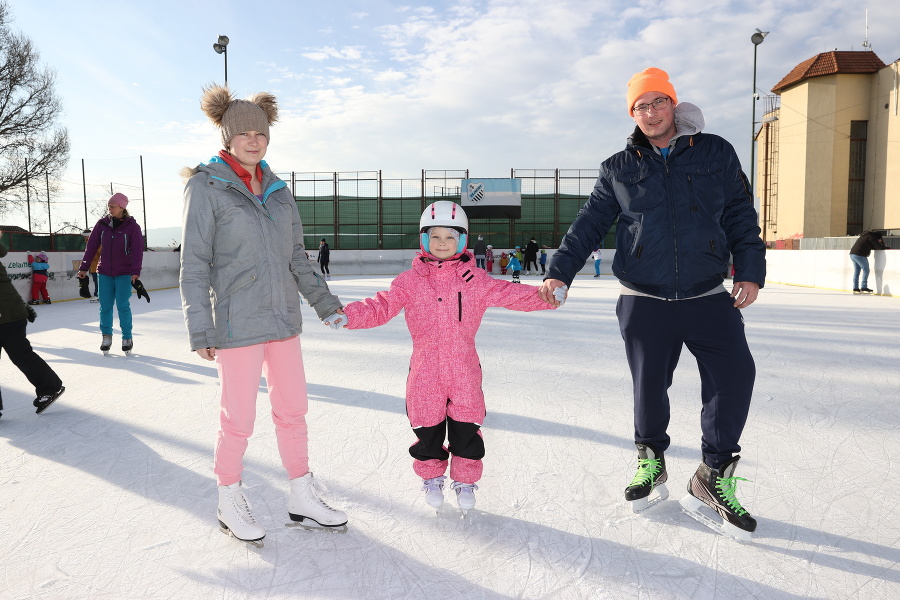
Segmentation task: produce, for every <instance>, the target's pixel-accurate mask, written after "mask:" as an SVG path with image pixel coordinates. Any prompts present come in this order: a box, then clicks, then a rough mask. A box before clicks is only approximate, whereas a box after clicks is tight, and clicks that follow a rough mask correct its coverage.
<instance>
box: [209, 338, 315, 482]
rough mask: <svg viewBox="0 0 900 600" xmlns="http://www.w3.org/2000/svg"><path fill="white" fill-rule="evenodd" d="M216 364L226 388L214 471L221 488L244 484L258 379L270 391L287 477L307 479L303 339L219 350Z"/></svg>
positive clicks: (223, 388)
mask: <svg viewBox="0 0 900 600" xmlns="http://www.w3.org/2000/svg"><path fill="white" fill-rule="evenodd" d="M216 364H217V366H218V370H219V382H220V383H221V386H222V394H221V395H222V412H221V415H220V429H219V434H218V436H217V438H216V453H215V468H214V471H215V473H216V477H217V479H218V484H219V485H231V484H232V483H237V482H238V481H240V480H241V473H242V472H243V470H244V464H243V457H244V452H245V451H246V449H247V438H249V437H250V435H251V434H252V433H253V423H254V421H255V420H256V395H257V392H258V391H259V383H260V382H259V378H260V375H262V376H263V377H265V378H266V386H267V387H268V389H269V401H270V402H271V404H272V421H273V422H274V423H275V437H276V439H277V440H278V452H279V453H280V454H281V464H282V465H284V468H285V469H286V470H287V473H288V478H289V479H295V478H297V477H302V476H303V475H306V474H307V473H308V472H309V451H308V442H309V437H308V435H307V428H306V412H307V409H308V404H309V403H308V398H307V396H306V373H305V372H304V370H303V354H302V352H301V351H300V338H299V337H298V336H294V337H292V338H288V339H286V340H278V341H275V342H265V343H263V344H256V345H254V346H246V347H243V348H226V349H220V350H218V351H216Z"/></svg>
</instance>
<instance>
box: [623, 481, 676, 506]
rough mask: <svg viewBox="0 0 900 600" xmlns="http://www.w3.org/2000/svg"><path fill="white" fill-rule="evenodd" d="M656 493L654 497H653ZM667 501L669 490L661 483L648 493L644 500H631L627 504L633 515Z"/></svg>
mask: <svg viewBox="0 0 900 600" xmlns="http://www.w3.org/2000/svg"><path fill="white" fill-rule="evenodd" d="M654 492H656V495H654ZM668 499H669V489H668V488H667V487H666V486H665V484H663V483H661V484H659V485H658V486H656V487H655V488H653V489H652V490H651V491H650V495H649V496H647V497H646V498H638V499H637V500H631V501H630V502H629V504H631V510H632V511H633V512H634V514H639V513H642V512H644V511H645V510H647V509H648V508H653V507H654V506H656V505H657V504H659V503H660V502H664V501H666V500H668Z"/></svg>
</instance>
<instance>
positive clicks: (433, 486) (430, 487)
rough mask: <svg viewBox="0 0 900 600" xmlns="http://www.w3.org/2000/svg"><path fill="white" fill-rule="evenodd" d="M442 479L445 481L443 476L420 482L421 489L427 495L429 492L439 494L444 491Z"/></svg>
mask: <svg viewBox="0 0 900 600" xmlns="http://www.w3.org/2000/svg"><path fill="white" fill-rule="evenodd" d="M444 479H445V477H444V476H443V475H441V476H440V477H432V478H431V479H425V480H423V481H422V489H423V490H424V491H426V492H429V493H430V492H441V491H443V489H444ZM454 489H455V488H454Z"/></svg>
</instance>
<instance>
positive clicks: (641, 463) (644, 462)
mask: <svg viewBox="0 0 900 600" xmlns="http://www.w3.org/2000/svg"><path fill="white" fill-rule="evenodd" d="M659 463H660V460H659V459H658V458H639V459H638V470H637V473H635V474H634V479H632V480H631V484H630V485H644V484H646V483H653V480H654V479H656V475H657V474H658V473H659V472H660V471H662V468H661V467H660V464H659Z"/></svg>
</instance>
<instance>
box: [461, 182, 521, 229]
mask: <svg viewBox="0 0 900 600" xmlns="http://www.w3.org/2000/svg"><path fill="white" fill-rule="evenodd" d="M460 187H461V191H462V193H461V194H460V204H461V205H462V207H463V209H464V210H465V211H466V214H467V215H469V217H470V218H475V219H492V218H498V219H504V218H507V219H518V218H521V212H522V180H521V179H497V178H491V179H463V180H462V183H461V185H460Z"/></svg>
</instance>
